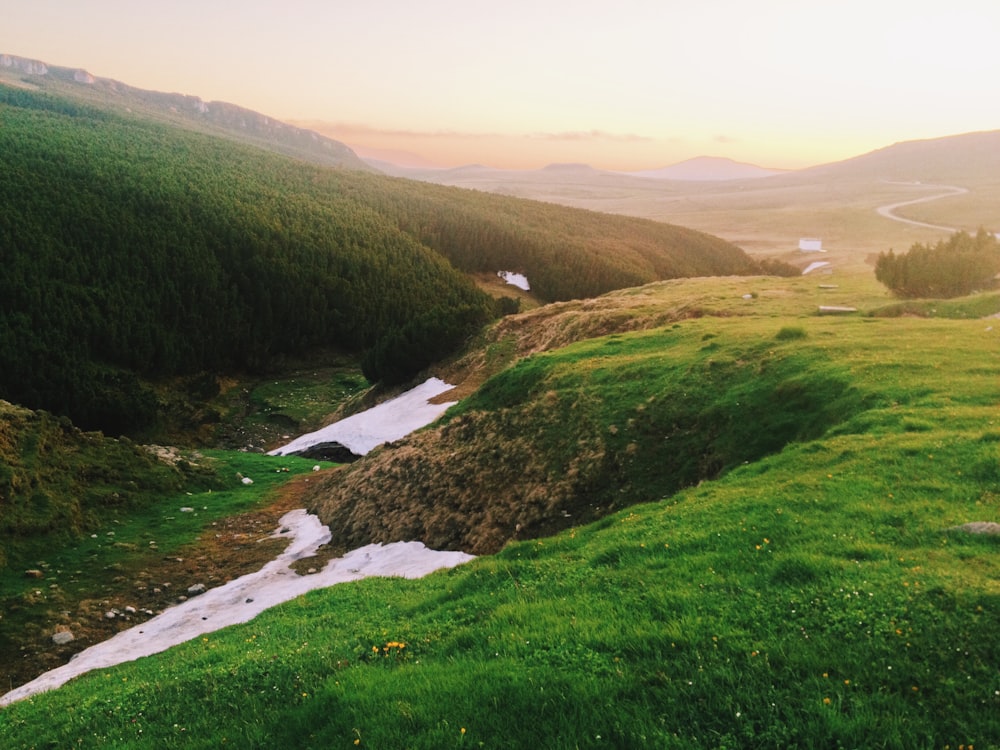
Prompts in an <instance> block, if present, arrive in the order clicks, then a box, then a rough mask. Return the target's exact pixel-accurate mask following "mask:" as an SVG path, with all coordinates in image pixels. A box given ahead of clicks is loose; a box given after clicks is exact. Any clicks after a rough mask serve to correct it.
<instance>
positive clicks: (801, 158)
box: [0, 0, 1000, 169]
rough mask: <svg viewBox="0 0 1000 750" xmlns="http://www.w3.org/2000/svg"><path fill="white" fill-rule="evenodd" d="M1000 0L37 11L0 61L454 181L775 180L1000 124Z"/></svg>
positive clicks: (1, 31)
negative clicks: (687, 162) (246, 119)
mask: <svg viewBox="0 0 1000 750" xmlns="http://www.w3.org/2000/svg"><path fill="white" fill-rule="evenodd" d="M998 35H1000V2H997V0H948V1H947V2H943V1H942V0H838V1H837V2H826V1H825V0H824V1H822V2H816V1H814V0H614V1H613V2H612V0H603V1H602V2H595V1H594V0H572V1H570V0H489V2H486V1H481V0H420V1H419V2H416V1H414V0H277V1H272V0H197V2H195V1H194V0H162V1H161V0H157V1H156V2H152V1H149V2H147V1H145V0H142V1H140V0H21V1H20V2H13V1H12V0H11V1H10V2H5V3H3V8H2V9H0V53H6V54H13V55H20V56H24V57H31V58H37V59H40V60H43V61H45V62H48V63H51V64H54V65H65V66H70V67H79V68H84V69H86V70H88V71H89V72H91V73H92V74H94V75H97V76H103V77H108V78H115V79H118V80H121V81H124V82H126V83H129V84H132V85H134V86H138V87H140V88H150V89H156V90H164V91H179V92H182V93H186V94H194V95H197V96H200V97H202V98H203V99H205V100H223V101H229V102H233V103H236V104H240V105H242V106H246V107H249V108H251V109H255V110H259V111H261V112H264V113H266V114H269V115H272V116H274V117H277V118H279V119H284V120H289V121H297V122H299V123H301V124H306V123H308V125H309V126H310V127H315V128H317V129H321V130H322V131H323V132H325V133H327V134H330V135H332V136H333V137H336V138H339V139H340V140H342V141H344V142H346V143H347V144H348V145H350V146H352V147H355V148H356V149H357V150H359V151H360V152H362V153H376V152H377V151H378V150H386V151H388V150H392V151H394V152H396V154H397V157H398V158H397V160H399V159H401V158H402V157H401V156H399V154H402V153H404V152H406V153H410V154H416V155H419V156H420V157H422V158H423V159H424V160H425V161H426V162H428V163H433V164H436V165H441V166H455V165H459V164H465V163H471V162H479V163H484V164H489V165H491V166H497V167H538V166H543V165H545V164H548V163H550V162H555V161H560V162H566V161H575V162H586V163H589V164H592V165H594V166H598V167H604V168H608V169H642V168H655V167H661V166H665V165H668V164H672V163H675V162H677V161H681V160H683V159H687V158H690V157H693V156H698V155H703V154H704V155H715V156H728V157H731V158H734V159H737V160H741V161H750V162H753V163H757V164H761V165H763V166H770V167H800V166H807V165H811V164H817V163H823V162H828V161H835V160H838V159H842V158H847V157H850V156H855V155H858V154H860V153H864V152H866V151H870V150H872V149H875V148H879V147H881V146H886V145H889V144H891V143H893V142H896V141H901V140H911V139H915V138H933V137H938V136H944V135H952V134H957V133H964V132H969V131H974V130H995V129H1000V95H998V94H997V82H998V81H1000V55H997V53H996V47H997V41H998Z"/></svg>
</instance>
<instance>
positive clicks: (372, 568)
mask: <svg viewBox="0 0 1000 750" xmlns="http://www.w3.org/2000/svg"><path fill="white" fill-rule="evenodd" d="M278 529H279V531H276V532H274V534H273V535H272V536H275V537H278V538H288V539H290V540H291V542H290V544H289V545H288V547H287V549H285V551H284V552H283V553H282V554H281V555H279V556H278V557H277V558H275V559H274V560H272V561H271V562H269V563H268V564H267V565H265V566H264V567H263V568H261V569H260V570H259V571H257V572H256V573H251V574H249V575H245V576H242V577H240V578H237V579H236V580H234V581H230V582H229V583H227V584H225V585H224V586H219V587H218V588H214V589H209V590H208V591H205V592H204V593H202V594H199V595H198V596H197V597H195V598H194V599H188V600H187V601H185V602H183V603H182V604H178V605H177V606H174V607H171V608H169V609H167V610H165V611H164V612H163V613H162V614H159V615H157V616H156V617H154V618H153V619H151V620H148V621H146V622H144V623H143V624H141V625H136V626H135V627H132V628H129V629H128V630H123V631H122V632H120V633H118V634H117V635H115V636H114V637H112V638H110V639H108V640H106V641H103V642H101V643H98V644H96V645H94V646H91V647H90V648H88V649H86V650H84V651H81V652H80V653H79V654H77V655H76V656H74V657H73V658H72V659H71V660H70V661H69V663H68V664H64V665H63V666H61V667H57V668H56V669H52V670H49V671H48V672H46V673H45V674H43V675H41V676H40V677H37V678H36V679H34V680H32V681H31V682H29V683H27V684H25V685H21V686H20V687H18V688H15V689H14V690H11V691H10V692H9V693H7V694H6V695H3V696H0V706H4V705H7V704H9V703H13V702H14V701H18V700H22V699H24V698H27V697H29V696H31V695H35V694H36V693H41V692H44V691H46V690H53V689H55V688H57V687H59V686H60V685H63V684H65V683H66V682H68V681H69V680H71V679H73V678H74V677H77V676H79V675H81V674H84V673H85V672H89V671H91V670H93V669H104V668H107V667H112V666H114V665H116V664H122V663H124V662H127V661H133V660H135V659H138V658H140V657H143V656H149V655H150V654H157V653H160V652H161V651H166V650H167V649H168V648H171V647H173V646H176V645H178V644H180V643H184V642H185V641H189V640H191V639H192V638H197V637H198V636H201V635H204V634H205V633H211V632H213V631H215V630H219V629H221V628H224V627H228V626H230V625H236V624H238V623H243V622H248V621H249V620H252V619H253V618H254V617H256V616H257V615H259V614H260V613H261V612H263V611H264V610H265V609H268V608H270V607H274V606H276V605H278V604H281V603H282V602H287V601H289V600H291V599H294V598H295V597H297V596H301V595H302V594H305V593H306V592H307V591H312V590H313V589H319V588H326V587H328V586H333V585H334V584H337V583H344V582H347V581H357V580H360V579H362V578H368V577H370V576H383V577H386V576H396V577H403V578H420V577H422V576H425V575H427V574H428V573H431V572H433V571H435V570H439V569H441V568H451V567H454V566H456V565H461V564H462V563H464V562H467V561H469V560H472V559H473V556H472V555H468V554H466V553H464V552H438V551H434V550H430V549H428V548H427V547H425V546H424V545H423V544H422V543H420V542H394V543H392V544H386V545H382V544H369V545H368V546H366V547H361V548H359V549H356V550H353V551H352V552H348V553H347V554H346V555H344V556H343V557H340V558H337V559H334V560H330V562H328V563H327V565H326V567H325V568H324V569H323V570H321V571H320V572H319V573H315V574H312V575H305V576H300V575H298V574H297V573H296V572H295V571H294V570H292V568H291V567H290V566H291V564H292V563H293V562H295V561H296V560H299V559H301V558H303V557H312V556H313V555H315V554H316V550H317V548H318V547H319V546H320V545H321V544H325V543H326V542H328V541H329V540H330V530H329V528H327V527H326V526H324V525H323V524H321V523H320V521H319V519H318V518H317V517H316V516H313V515H310V514H309V513H307V512H306V511H305V510H293V511H290V512H288V513H286V514H285V515H284V516H282V517H281V521H280V523H279V525H278Z"/></svg>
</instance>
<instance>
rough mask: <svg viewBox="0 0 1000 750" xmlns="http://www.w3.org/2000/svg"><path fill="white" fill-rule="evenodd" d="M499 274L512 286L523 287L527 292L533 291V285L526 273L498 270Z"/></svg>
mask: <svg viewBox="0 0 1000 750" xmlns="http://www.w3.org/2000/svg"><path fill="white" fill-rule="evenodd" d="M497 276H499V277H500V278H501V279H503V280H504V281H506V282H507V283H508V284H510V285H511V286H516V287H517V288H518V289H523V290H524V291H526V292H530V291H531V285H530V284H528V277H527V276H525V275H524V274H521V273H514V272H513V271H497Z"/></svg>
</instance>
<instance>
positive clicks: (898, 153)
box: [793, 130, 1000, 183]
mask: <svg viewBox="0 0 1000 750" xmlns="http://www.w3.org/2000/svg"><path fill="white" fill-rule="evenodd" d="M793 174H794V176H795V177H796V178H801V179H810V180H811V179H815V178H818V177H822V178H824V179H872V180H898V181H909V182H931V183H933V182H949V181H956V182H963V181H966V180H969V179H978V178H989V179H992V178H995V177H996V175H997V174H1000V130H991V131H982V132H976V133H964V134H962V135H951V136H945V137H943V138H932V139H927V140H919V141H903V142H901V143H895V144H893V145H891V146H886V147H885V148H880V149H877V150H875V151H871V152H869V153H867V154H862V155H861V156H855V157H853V158H851V159H846V160H844V161H839V162H834V163H832V164H824V165H821V166H818V167H810V168H809V169H802V170H799V171H797V172H795V173H793Z"/></svg>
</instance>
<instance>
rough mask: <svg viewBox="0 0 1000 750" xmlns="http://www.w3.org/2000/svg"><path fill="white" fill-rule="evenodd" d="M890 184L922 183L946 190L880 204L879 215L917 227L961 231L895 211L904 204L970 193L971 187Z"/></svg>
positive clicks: (896, 183) (898, 183)
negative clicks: (899, 214) (908, 216)
mask: <svg viewBox="0 0 1000 750" xmlns="http://www.w3.org/2000/svg"><path fill="white" fill-rule="evenodd" d="M889 184H890V185H920V186H922V187H929V188H939V189H941V190H944V191H945V192H943V193H935V194H933V195H925V196H924V197H923V198H914V199H913V200H908V201H900V202H899V203H890V204H889V205H887V206H880V207H879V208H877V209H875V210H876V211H878V214H879V216H884V217H885V218H887V219H892V220H893V221H901V222H903V223H904V224H912V225H913V226H916V227H926V228H927V229H940V230H941V231H944V232H957V231H959V230H958V229H957V228H955V227H946V226H942V225H940V224H928V223H927V222H925V221H917V220H916V219H907V218H906V217H904V216H897V215H896V213H895V211H896V209H897V208H902V207H903V206H912V205H913V204H915V203H928V202H930V201H936V200H938V199H939V198H947V197H948V196H951V195H962V194H963V193H968V192H969V189H968V188H964V187H958V186H956V185H925V184H924V183H922V182H890V183H889Z"/></svg>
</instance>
